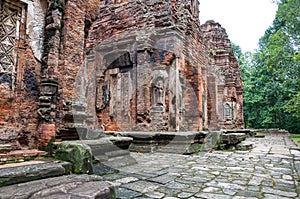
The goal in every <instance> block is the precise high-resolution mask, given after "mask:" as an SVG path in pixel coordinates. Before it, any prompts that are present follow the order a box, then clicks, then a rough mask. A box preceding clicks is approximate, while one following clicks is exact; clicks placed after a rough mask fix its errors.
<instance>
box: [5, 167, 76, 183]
mask: <svg viewBox="0 0 300 199" xmlns="http://www.w3.org/2000/svg"><path fill="white" fill-rule="evenodd" d="M70 169H71V164H70V163H68V162H45V161H29V162H22V163H15V164H6V165H2V166H1V167H0V187H2V186H7V185H12V184H17V183H22V182H29V181H32V180H38V179H44V178H49V177H55V176H61V175H65V174H68V173H69V172H70Z"/></svg>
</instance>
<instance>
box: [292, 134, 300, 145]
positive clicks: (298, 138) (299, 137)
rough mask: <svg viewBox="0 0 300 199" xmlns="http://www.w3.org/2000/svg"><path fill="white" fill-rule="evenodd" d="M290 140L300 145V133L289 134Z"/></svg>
mask: <svg viewBox="0 0 300 199" xmlns="http://www.w3.org/2000/svg"><path fill="white" fill-rule="evenodd" d="M290 135H291V138H292V140H293V141H294V142H295V143H296V144H297V145H298V147H300V134H290Z"/></svg>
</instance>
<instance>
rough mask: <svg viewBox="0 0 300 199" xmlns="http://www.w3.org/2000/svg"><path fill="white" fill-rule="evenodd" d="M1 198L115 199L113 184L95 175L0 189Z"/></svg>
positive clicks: (57, 178) (71, 176) (29, 183)
mask: <svg viewBox="0 0 300 199" xmlns="http://www.w3.org/2000/svg"><path fill="white" fill-rule="evenodd" d="M0 193H1V198H2V199H8V198H19V199H29V198H30V199H35V198H36V199H38V198H86V199H92V198H101V199H115V188H114V186H113V184H111V183H108V182H105V181H103V180H102V177H100V176H95V175H86V174H83V175H70V176H60V177H54V178H48V179H43V180H36V181H32V182H27V183H22V184H18V185H11V186H7V187H2V188H0Z"/></svg>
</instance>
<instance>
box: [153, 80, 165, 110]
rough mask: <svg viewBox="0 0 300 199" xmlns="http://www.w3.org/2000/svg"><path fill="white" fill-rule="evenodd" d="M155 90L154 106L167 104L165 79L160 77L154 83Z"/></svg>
mask: <svg viewBox="0 0 300 199" xmlns="http://www.w3.org/2000/svg"><path fill="white" fill-rule="evenodd" d="M152 87H153V88H152V92H153V94H152V95H153V104H152V105H153V106H165V102H164V101H165V100H164V98H165V91H164V81H163V79H161V78H159V79H158V80H157V81H156V83H155V84H154V85H152Z"/></svg>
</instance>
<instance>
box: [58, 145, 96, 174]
mask: <svg viewBox="0 0 300 199" xmlns="http://www.w3.org/2000/svg"><path fill="white" fill-rule="evenodd" d="M55 157H56V158H58V159H60V160H63V161H68V162H71V164H72V166H73V171H74V172H75V173H92V151H91V148H90V147H89V146H88V145H87V144H85V143H83V142H82V141H64V142H62V143H61V144H60V145H58V149H57V151H56V153H55Z"/></svg>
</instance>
